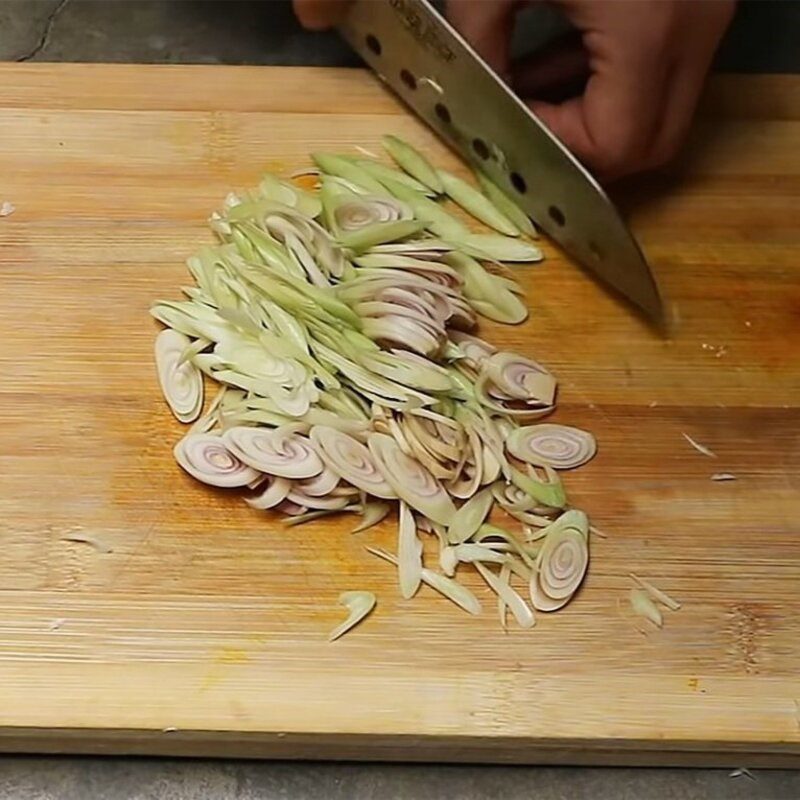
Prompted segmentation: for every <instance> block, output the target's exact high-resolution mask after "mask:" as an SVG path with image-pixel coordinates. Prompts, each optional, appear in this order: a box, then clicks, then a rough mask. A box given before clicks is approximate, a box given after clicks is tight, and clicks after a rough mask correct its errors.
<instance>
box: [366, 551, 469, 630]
mask: <svg viewBox="0 0 800 800" xmlns="http://www.w3.org/2000/svg"><path fill="white" fill-rule="evenodd" d="M366 550H367V552H369V553H372V555H374V556H377V557H378V558H382V559H383V560H384V561H388V562H389V563H390V564H394V565H395V566H397V558H396V557H395V556H393V555H392V554H391V553H387V552H386V551H385V550H381V549H380V548H378V547H367V548H366ZM422 582H423V583H426V584H427V585H428V586H430V587H431V589H435V590H436V591H437V592H439V594H441V595H444V597H446V598H447V599H448V600H450V601H451V602H452V603H455V604H456V605H457V606H459V607H460V608H463V609H464V611H466V612H468V613H469V614H476V615H477V614H480V613H481V604H480V601H479V600H478V598H477V597H475V595H474V594H473V593H472V592H471V591H470V590H469V589H467V587H466V586H462V585H461V584H460V583H459V582H458V581H455V580H453V579H452V578H448V577H447V576H446V575H440V574H439V573H438V572H434V571H433V570H430V569H427V567H423V568H422Z"/></svg>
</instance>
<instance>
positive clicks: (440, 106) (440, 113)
mask: <svg viewBox="0 0 800 800" xmlns="http://www.w3.org/2000/svg"><path fill="white" fill-rule="evenodd" d="M433 110H434V111H435V112H436V116H437V117H439V119H440V120H441V121H442V122H444V124H445V125H449V124H450V121H451V117H450V112H449V111H448V110H447V106H446V105H444V103H437V104H436V105H435V106H434V107H433Z"/></svg>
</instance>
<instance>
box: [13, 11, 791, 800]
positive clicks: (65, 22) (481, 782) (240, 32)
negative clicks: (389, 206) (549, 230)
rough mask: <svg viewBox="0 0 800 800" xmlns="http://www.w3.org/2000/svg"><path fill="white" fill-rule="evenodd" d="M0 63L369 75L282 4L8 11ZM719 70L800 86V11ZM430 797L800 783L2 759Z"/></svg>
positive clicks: (83, 770)
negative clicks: (341, 69)
mask: <svg viewBox="0 0 800 800" xmlns="http://www.w3.org/2000/svg"><path fill="white" fill-rule="evenodd" d="M687 1H688V0H687ZM532 24H533V21H532V20H529V21H528V23H527V28H523V30H522V32H521V35H520V37H519V39H520V40H521V44H522V46H524V42H525V41H526V40H527V39H529V38H530V37H531V36H533V35H534V34H533V33H532V31H531V28H530V26H531V25H532ZM0 60H4V61H27V60H34V61H122V62H128V61H136V62H160V63H164V62H166V63H176V62H179V63H202V64H216V63H223V64H324V65H337V66H347V65H354V64H356V63H357V60H356V59H355V58H353V57H352V56H351V55H350V54H349V53H348V52H347V50H346V49H345V48H344V47H343V46H342V45H341V44H340V43H339V42H338V40H337V39H336V38H335V37H334V36H333V35H328V34H308V33H305V32H303V31H301V30H300V29H299V28H298V26H297V25H296V23H295V22H294V19H293V17H292V13H291V9H290V7H289V4H288V2H284V1H283V0H272V1H271V2H270V0H265V1H264V2H255V1H254V0H0ZM717 68H718V69H721V70H728V71H738V72H799V71H800V2H796V1H795V0H784V2H771V1H768V0H753V1H751V2H745V3H742V5H741V6H740V9H739V12H738V15H737V19H736V21H735V23H734V25H733V27H732V29H731V31H730V32H729V35H728V37H727V39H726V41H725V43H724V44H723V46H722V48H721V50H720V53H719V57H718V59H717ZM0 146H2V144H1V143H0ZM798 146H800V143H798ZM1 181H2V176H0V182H1ZM742 766H743V767H746V766H747V765H746V764H742ZM423 797H424V798H432V799H433V798H448V800H467V799H469V800H495V799H496V800H523V798H526V799H527V798H532V799H535V800H583V798H587V800H588V799H591V800H739V799H740V798H747V800H800V772H789V771H763V770H759V771H753V772H752V773H751V774H750V775H747V774H742V775H739V776H738V777H737V776H736V775H735V773H732V772H731V770H729V769H726V770H678V769H611V768H605V769H581V768H568V767H559V768H544V767H530V768H528V767H469V766H447V765H430V766H421V765H402V764H400V765H388V764H361V765H355V764H324V763H281V762H237V761H195V760H184V761H176V760H170V759H125V758H102V759H101V758H55V757H50V758H39V757H0V800H95V799H98V800H99V799H100V798H102V799H103V800H196V799H197V800H199V799H200V798H203V799H205V798H209V799H210V800H307V799H308V800H312V799H315V798H325V800H372V798H375V799H376V800H377V799H378V798H386V799H387V800H406V798H408V799H409V800H411V798H423Z"/></svg>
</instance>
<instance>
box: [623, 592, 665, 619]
mask: <svg viewBox="0 0 800 800" xmlns="http://www.w3.org/2000/svg"><path fill="white" fill-rule="evenodd" d="M630 603H631V608H632V609H633V613H634V614H637V615H638V616H640V617H644V618H645V619H649V620H650V622H652V623H653V625H655V626H656V627H657V628H660V627H661V626H662V625H663V624H664V618H663V616H662V614H661V611H660V610H659V608H658V606H657V605H656V604H655V603H654V602H653V601H652V599H651V598H650V595H649V594H648V593H647V592H646V591H645V590H644V589H631V592H630Z"/></svg>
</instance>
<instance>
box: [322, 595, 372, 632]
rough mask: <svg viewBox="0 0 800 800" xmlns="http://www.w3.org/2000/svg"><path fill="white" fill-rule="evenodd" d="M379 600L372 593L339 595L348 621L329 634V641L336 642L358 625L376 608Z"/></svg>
mask: <svg viewBox="0 0 800 800" xmlns="http://www.w3.org/2000/svg"><path fill="white" fill-rule="evenodd" d="M376 602H377V600H376V598H375V595H374V594H373V593H372V592H364V591H358V592H342V593H341V594H340V595H339V604H340V605H343V606H344V607H345V608H346V609H347V611H348V615H347V619H346V620H345V621H344V622H342V623H341V624H339V625H337V626H336V627H335V628H334V629H333V630H332V631H331V632H330V634H329V636H328V641H329V642H333V641H336V639H338V638H339V637H340V636H343V635H344V634H345V633H347V631H349V630H350V629H351V628H354V627H355V626H356V625H358V623H359V622H361V620H363V619H364V618H365V617H366V616H367V615H368V614H370V613H371V612H372V610H373V609H374V608H375V604H376Z"/></svg>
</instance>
